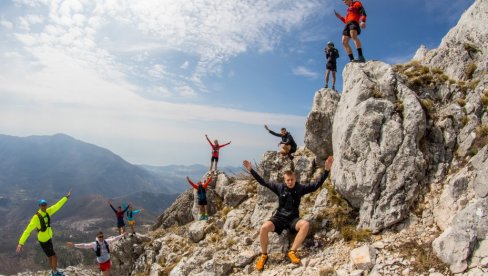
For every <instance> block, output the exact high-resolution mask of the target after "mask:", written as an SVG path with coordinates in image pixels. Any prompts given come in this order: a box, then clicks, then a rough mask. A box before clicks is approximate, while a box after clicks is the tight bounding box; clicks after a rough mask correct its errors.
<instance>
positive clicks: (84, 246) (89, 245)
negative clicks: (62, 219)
mask: <svg viewBox="0 0 488 276" xmlns="http://www.w3.org/2000/svg"><path fill="white" fill-rule="evenodd" d="M66 246H67V247H76V248H81V249H94V248H95V242H88V243H72V242H67V243H66Z"/></svg>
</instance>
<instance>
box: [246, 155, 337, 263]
mask: <svg viewBox="0 0 488 276" xmlns="http://www.w3.org/2000/svg"><path fill="white" fill-rule="evenodd" d="M333 160H334V159H333V157H332V156H329V158H327V160H326V161H325V171H324V173H323V174H322V175H321V176H320V178H319V180H318V181H317V182H315V183H311V184H308V185H302V184H299V183H296V176H295V173H294V172H292V171H286V172H285V173H284V179H285V183H284V184H277V183H269V182H266V181H265V180H264V179H263V178H262V177H261V176H260V175H259V174H258V173H257V172H256V171H255V170H254V169H252V165H251V162H249V161H247V160H244V161H243V162H242V164H243V166H244V167H245V168H246V170H247V171H249V172H250V173H251V175H252V176H253V177H254V178H255V179H256V181H258V183H259V184H261V185H263V186H264V187H267V188H268V189H270V190H271V191H273V193H275V194H276V195H277V196H278V198H279V205H278V209H277V210H276V211H275V213H274V215H273V216H272V217H271V218H270V219H269V220H268V221H266V222H265V223H264V224H263V225H262V226H261V229H260V230H259V238H260V241H261V257H259V259H258V261H257V263H256V269H257V270H263V269H264V265H265V264H266V261H267V260H268V233H269V232H273V231H274V232H276V233H277V234H278V235H279V234H281V232H282V231H283V230H284V229H287V230H288V231H290V232H291V233H297V235H296V237H295V240H294V241H293V244H292V246H291V248H290V251H288V254H287V256H288V258H289V259H290V261H291V262H292V263H294V264H300V258H298V257H297V255H296V251H297V249H298V248H299V247H300V246H301V245H302V242H303V241H304V240H305V237H306V236H307V233H308V229H309V222H308V221H306V220H304V219H301V218H300V216H299V210H298V209H299V207H300V199H301V197H302V196H304V195H305V194H308V193H311V192H314V191H316V190H317V189H318V188H320V187H321V186H322V184H323V182H324V181H325V179H327V176H328V175H329V171H330V168H331V167H332V162H333Z"/></svg>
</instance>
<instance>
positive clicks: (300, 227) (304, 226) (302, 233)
mask: <svg viewBox="0 0 488 276" xmlns="http://www.w3.org/2000/svg"><path fill="white" fill-rule="evenodd" d="M309 228H310V223H309V222H308V221H306V220H304V219H301V220H299V221H298V222H297V224H296V226H295V229H296V230H297V231H298V233H297V235H296V237H295V240H294V241H293V245H292V246H291V248H290V250H293V251H296V250H297V249H298V248H299V247H300V246H301V245H302V243H303V241H304V240H305V237H307V234H308V229H309Z"/></svg>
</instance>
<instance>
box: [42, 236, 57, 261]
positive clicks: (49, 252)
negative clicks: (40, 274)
mask: <svg viewBox="0 0 488 276" xmlns="http://www.w3.org/2000/svg"><path fill="white" fill-rule="evenodd" d="M39 244H40V245H41V248H42V251H44V253H45V254H46V256H48V257H52V256H54V255H56V253H55V252H54V247H53V241H52V239H50V240H48V241H47V242H39Z"/></svg>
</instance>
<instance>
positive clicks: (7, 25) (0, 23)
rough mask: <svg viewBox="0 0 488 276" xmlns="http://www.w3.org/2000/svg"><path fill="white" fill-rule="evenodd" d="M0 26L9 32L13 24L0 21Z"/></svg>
mask: <svg viewBox="0 0 488 276" xmlns="http://www.w3.org/2000/svg"><path fill="white" fill-rule="evenodd" d="M0 26H2V27H4V28H5V29H9V30H11V29H12V28H13V27H14V24H13V23H12V22H10V21H8V20H3V19H2V20H0Z"/></svg>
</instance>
